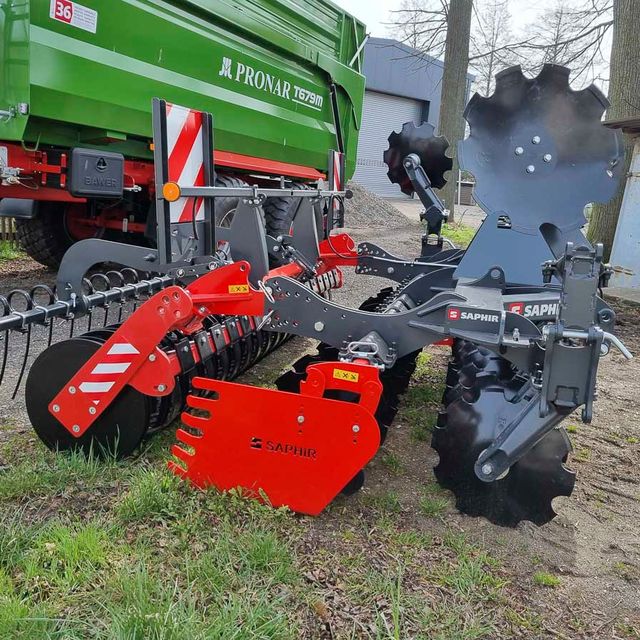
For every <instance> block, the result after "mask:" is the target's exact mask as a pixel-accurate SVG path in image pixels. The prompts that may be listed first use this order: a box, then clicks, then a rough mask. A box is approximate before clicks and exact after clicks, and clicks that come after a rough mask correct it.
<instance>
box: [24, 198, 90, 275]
mask: <svg viewBox="0 0 640 640" xmlns="http://www.w3.org/2000/svg"><path fill="white" fill-rule="evenodd" d="M70 211H71V208H70V205H69V204H68V203H64V202H40V203H39V204H38V215H37V216H36V217H35V218H32V219H30V220H16V234H17V236H18V241H19V242H20V245H21V246H22V248H23V249H24V251H25V252H26V253H27V255H29V257H31V258H33V259H34V260H35V261H36V262H39V263H40V264H42V265H44V266H45V267H49V268H50V269H57V268H58V267H59V266H60V262H61V261H62V258H63V256H64V254H65V253H66V251H67V249H68V248H69V247H70V246H71V245H72V244H73V243H74V242H75V241H76V240H79V239H80V238H76V237H74V236H73V235H72V230H73V226H71V227H70V226H69V225H68V224H67V223H66V220H65V218H66V217H67V214H68V213H70Z"/></svg>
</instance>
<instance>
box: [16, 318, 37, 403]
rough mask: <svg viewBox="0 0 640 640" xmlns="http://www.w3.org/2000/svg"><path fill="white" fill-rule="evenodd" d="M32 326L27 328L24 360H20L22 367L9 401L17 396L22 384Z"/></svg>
mask: <svg viewBox="0 0 640 640" xmlns="http://www.w3.org/2000/svg"><path fill="white" fill-rule="evenodd" d="M32 326H33V325H28V326H27V346H26V348H25V350H24V358H23V359H22V367H21V368H20V375H18V382H16V388H15V389H14V390H13V394H12V395H11V399H12V400H15V399H16V396H17V395H18V390H19V389H20V385H21V384H22V378H23V377H24V372H25V371H26V369H27V361H28V360H29V350H30V348H31V327H32Z"/></svg>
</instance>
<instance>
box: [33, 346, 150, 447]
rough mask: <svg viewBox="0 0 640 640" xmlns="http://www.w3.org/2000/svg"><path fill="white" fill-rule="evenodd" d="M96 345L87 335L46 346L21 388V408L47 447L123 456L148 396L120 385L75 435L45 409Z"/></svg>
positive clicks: (139, 428)
mask: <svg viewBox="0 0 640 640" xmlns="http://www.w3.org/2000/svg"><path fill="white" fill-rule="evenodd" d="M100 346H101V342H100V341H99V340H94V339H91V338H90V337H86V338H81V337H79V338H72V339H71V340H66V341H64V342H59V343H57V344H54V345H52V346H51V347H49V348H48V349H47V350H46V351H44V352H43V353H41V354H40V356H39V357H38V358H37V359H36V361H35V362H34V363H33V366H32V367H31V370H30V372H29V376H28V378H27V383H26V388H25V394H26V405H27V413H28V414H29V420H30V421H31V424H32V425H33V428H34V430H35V432H36V433H37V434H38V437H39V438H40V439H41V440H42V442H44V444H46V445H47V447H49V449H51V450H53V451H82V452H83V453H85V454H90V453H91V454H93V455H96V456H115V457H117V458H125V457H127V456H129V455H131V454H132V453H133V452H134V451H135V449H136V448H137V447H138V445H139V444H140V442H141V441H142V438H143V437H144V435H145V433H146V431H147V428H148V426H149V420H150V410H151V407H150V399H149V398H148V397H147V396H145V395H143V394H141V393H139V392H138V391H136V390H135V389H133V388H132V387H125V388H124V389H123V390H122V391H121V392H120V394H119V395H118V397H117V398H116V399H115V400H114V401H113V402H112V403H111V404H110V405H109V407H108V408H107V409H106V411H104V413H102V414H101V415H100V417H99V418H98V419H97V420H96V421H95V422H94V423H93V425H91V427H90V428H89V429H88V430H87V431H86V432H85V433H84V434H83V435H82V436H81V437H80V438H75V437H73V435H72V434H71V433H70V432H69V431H68V430H67V429H66V428H65V427H64V426H63V425H62V424H61V423H60V422H59V421H58V420H57V419H56V418H55V417H54V416H53V415H52V414H51V413H50V412H49V408H48V407H49V404H50V403H51V401H52V400H53V399H54V398H55V397H56V396H57V395H58V393H59V392H60V390H61V389H62V388H63V387H64V385H66V384H68V382H69V380H70V379H71V378H73V376H74V375H75V374H76V373H77V372H78V371H79V370H80V369H81V368H82V366H83V365H84V364H85V363H86V362H87V361H88V360H89V359H90V358H91V357H92V356H93V355H94V354H95V353H96V351H98V349H99V348H100Z"/></svg>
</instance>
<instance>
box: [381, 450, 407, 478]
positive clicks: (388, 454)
mask: <svg viewBox="0 0 640 640" xmlns="http://www.w3.org/2000/svg"><path fill="white" fill-rule="evenodd" d="M380 460H381V462H382V464H383V465H384V466H385V467H386V468H387V469H389V471H391V473H393V475H396V476H398V475H400V474H401V473H402V472H403V471H404V466H403V464H402V461H401V460H400V457H399V456H398V454H396V453H394V452H393V451H383V452H382V453H381V454H380Z"/></svg>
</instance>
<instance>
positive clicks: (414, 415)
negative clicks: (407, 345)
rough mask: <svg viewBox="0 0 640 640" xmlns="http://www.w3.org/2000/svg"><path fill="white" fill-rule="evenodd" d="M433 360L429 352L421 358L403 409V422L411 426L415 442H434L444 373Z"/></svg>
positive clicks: (401, 410)
mask: <svg viewBox="0 0 640 640" xmlns="http://www.w3.org/2000/svg"><path fill="white" fill-rule="evenodd" d="M432 360H433V358H432V356H431V355H430V354H429V353H426V352H422V353H421V354H420V355H419V356H418V360H417V367H416V373H415V374H414V376H413V380H412V382H411V385H410V387H409V389H408V391H407V393H406V395H405V396H404V398H403V404H402V407H401V409H400V418H399V420H401V421H404V422H406V423H408V424H409V425H411V431H410V433H411V438H412V440H414V441H415V442H428V441H429V440H430V438H431V432H432V431H433V429H434V428H435V424H436V420H437V412H438V409H439V407H440V403H441V400H442V394H443V393H444V378H443V373H442V370H441V369H440V367H439V366H434V364H433V362H432Z"/></svg>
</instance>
